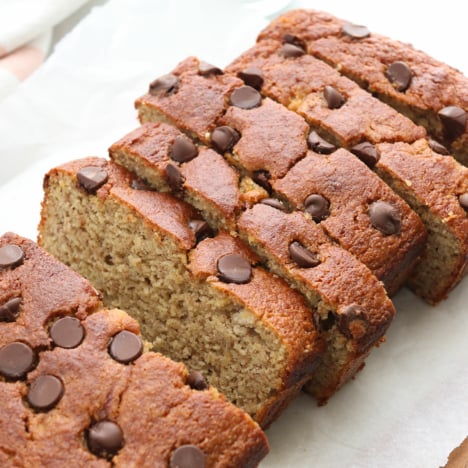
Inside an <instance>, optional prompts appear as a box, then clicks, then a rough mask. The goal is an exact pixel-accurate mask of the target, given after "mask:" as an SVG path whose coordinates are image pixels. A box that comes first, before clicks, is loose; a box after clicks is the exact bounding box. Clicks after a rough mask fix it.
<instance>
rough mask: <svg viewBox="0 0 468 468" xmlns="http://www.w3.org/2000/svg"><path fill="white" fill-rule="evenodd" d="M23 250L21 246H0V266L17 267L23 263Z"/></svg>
mask: <svg viewBox="0 0 468 468" xmlns="http://www.w3.org/2000/svg"><path fill="white" fill-rule="evenodd" d="M23 260H24V252H23V249H22V248H21V247H19V246H18V245H14V244H7V245H4V246H3V247H0V268H8V267H13V268H15V267H17V266H19V265H21V264H22V263H23Z"/></svg>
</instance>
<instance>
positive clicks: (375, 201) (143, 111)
mask: <svg viewBox="0 0 468 468" xmlns="http://www.w3.org/2000/svg"><path fill="white" fill-rule="evenodd" d="M199 68H200V62H199V61H198V60H196V59H194V58H189V59H186V60H185V61H184V62H182V63H181V64H180V65H179V66H178V67H177V68H176V69H175V70H174V71H173V73H171V74H170V76H172V77H173V81H174V83H176V84H175V85H174V86H173V88H171V89H170V90H167V89H162V88H161V83H162V82H163V78H159V79H157V80H155V81H153V83H152V84H151V86H150V91H149V93H148V94H147V95H145V96H143V97H141V98H140V99H138V100H137V101H136V106H137V108H138V110H139V115H140V120H141V121H142V122H148V121H160V120H163V121H171V122H175V123H176V124H177V125H178V126H180V128H182V129H183V130H185V131H187V132H188V133H189V134H190V135H193V134H196V136H197V137H198V140H199V141H202V142H204V143H208V144H211V145H212V146H213V147H214V149H216V150H217V151H218V152H220V153H222V154H224V157H225V158H226V159H227V160H228V161H229V162H230V163H231V164H233V165H234V166H235V167H236V168H237V169H238V170H239V171H240V172H241V174H243V175H245V176H249V177H250V178H251V179H253V180H254V181H255V182H256V183H257V184H260V185H262V186H263V187H264V188H265V189H266V190H269V191H271V190H272V188H273V190H276V182H277V181H278V180H283V179H285V178H288V175H289V174H290V173H291V171H294V170H295V169H296V168H297V167H298V166H299V165H300V164H301V162H302V161H303V160H304V157H305V156H306V155H309V154H310V153H308V149H307V137H308V134H309V127H308V125H307V124H306V122H305V121H304V119H303V118H302V117H300V116H299V115H297V114H295V113H294V112H292V111H289V110H288V109H286V108H285V107H284V106H282V105H280V104H277V103H275V102H273V101H272V100H270V99H268V98H266V99H262V97H261V95H260V93H259V92H258V91H256V90H255V89H254V88H252V87H250V86H245V85H243V82H242V81H241V80H239V82H240V83H239V82H238V83H237V84H236V85H235V86H234V90H232V88H230V89H229V92H230V94H229V92H227V91H225V90H224V88H223V93H221V91H220V92H219V96H218V97H217V98H216V99H215V98H214V97H213V94H214V89H215V88H216V87H215V84H216V83H218V81H222V82H223V81H225V80H227V79H228V78H229V75H224V74H221V75H220V74H214V73H212V74H210V75H203V76H201V75H200V71H199ZM181 70H183V71H181ZM201 78H202V79H201ZM231 78H233V77H231ZM203 80H204V81H203ZM203 82H204V83H205V85H204V87H203ZM158 83H159V85H158V86H156V84H158ZM155 87H156V88H157V89H156V91H155V90H154V89H155ZM202 90H204V91H202ZM190 96H195V97H193V98H191V97H190ZM209 99H211V100H214V101H216V102H221V101H223V102H224V103H225V104H224V115H221V114H222V112H217V117H218V118H217V120H216V121H215V122H213V123H212V125H211V126H210V125H208V123H207V122H205V125H204V128H205V129H207V128H210V129H214V130H211V132H210V131H203V132H199V131H197V128H196V127H195V126H193V125H192V124H191V121H190V119H186V120H185V121H184V122H182V121H181V119H182V120H183V114H179V113H177V110H178V109H181V108H184V109H185V110H186V112H187V114H188V115H190V116H193V115H195V114H196V112H200V111H199V109H202V108H204V107H206V106H208V105H209V101H208V100H209ZM350 156H351V155H350ZM305 159H307V158H305ZM316 164H317V167H315V166H314V167H312V166H311V167H309V168H308V170H309V171H312V172H311V173H310V177H309V179H311V178H314V176H313V174H314V173H315V172H316V171H317V172H318V177H322V175H323V173H325V172H338V173H339V174H340V177H341V179H342V180H347V181H348V182H347V184H346V189H349V188H350V187H351V186H352V185H353V184H352V180H351V179H349V174H350V171H352V172H354V171H355V172H357V173H358V174H360V177H359V184H360V186H359V187H358V186H357V185H355V186H354V190H353V191H352V194H350V193H347V191H346V190H344V188H343V187H341V186H340V185H339V184H334V183H333V180H332V179H331V180H325V179H324V178H323V179H322V181H321V183H320V184H322V186H321V187H317V188H316V189H315V188H313V187H308V186H307V184H305V183H301V180H300V179H295V186H294V189H293V191H294V192H298V193H299V192H301V196H303V198H301V199H300V200H293V201H292V200H291V199H290V197H291V196H293V197H294V196H295V195H296V194H295V193H286V192H283V193H282V194H281V195H282V197H283V198H285V201H286V202H287V203H292V207H294V208H296V207H299V209H304V208H307V207H305V206H304V203H305V202H309V201H311V198H310V197H311V196H312V197H315V198H316V197H319V198H320V200H321V201H322V202H323V203H322V204H327V205H328V206H327V210H326V211H327V213H326V214H325V215H324V216H323V217H321V218H320V219H318V218H317V217H316V219H315V221H316V222H318V223H320V225H321V226H322V228H323V229H324V230H325V232H327V233H328V235H329V236H330V237H331V238H332V239H333V240H335V241H337V242H338V243H339V244H341V245H342V246H344V247H345V248H346V249H348V250H350V251H351V252H352V253H353V254H355V255H356V256H357V257H358V258H359V260H361V261H362V262H363V263H365V264H366V265H367V266H369V267H370V268H371V270H372V271H373V272H374V273H375V274H376V276H377V277H378V278H379V279H381V280H382V281H384V282H385V286H386V288H387V290H388V291H389V293H390V294H393V293H394V292H395V291H397V290H398V288H399V287H400V286H401V284H402V283H403V282H404V281H405V280H406V278H407V277H408V275H409V274H410V273H411V269H412V267H413V266H414V265H415V263H416V262H417V261H418V257H419V255H420V254H421V251H422V249H423V247H424V240H425V236H426V234H425V229H424V226H423V225H422V223H421V221H420V219H419V217H418V216H417V215H416V214H415V213H414V212H413V211H412V210H411V209H409V207H408V206H407V205H406V203H405V202H404V201H403V200H402V199H401V198H400V197H398V196H396V195H395V194H394V193H393V192H392V191H391V190H390V189H389V188H388V186H387V185H386V184H384V183H383V182H382V181H380V180H379V178H378V177H377V176H376V175H375V174H373V173H372V171H371V170H370V169H368V168H367V167H366V166H365V165H364V164H363V163H361V162H360V161H358V160H357V159H356V158H354V157H350V158H348V161H347V165H346V168H344V167H341V166H340V165H339V164H331V163H330V158H318V159H317V161H316ZM179 172H180V171H179ZM308 183H310V180H308ZM289 186H292V185H291V183H290V184H289ZM321 190H324V191H326V192H327V195H325V194H322V193H321ZM327 197H331V198H332V199H330V198H327ZM335 201H336V202H337V203H335ZM309 205H310V206H309V208H310V209H309V211H308V210H307V209H306V211H308V212H310V211H313V210H314V209H315V205H314V202H313V201H312V202H311V203H309ZM328 208H329V209H328ZM375 211H378V212H379V213H380V214H381V215H382V216H380V215H379V217H380V218H381V219H382V220H383V218H385V219H386V220H389V221H390V224H394V225H395V226H394V229H392V230H391V231H389V230H388V231H387V230H385V232H384V231H382V229H381V226H378V222H374V220H375V216H374V215H373V214H372V216H371V213H373V212H375ZM383 212H385V213H383ZM322 218H323V219H322ZM371 218H373V219H371ZM390 218H391V219H390ZM343 226H347V229H346V230H345V229H343ZM335 227H336V228H335ZM366 237H369V238H372V239H378V242H377V243H372V242H367V241H363V239H364V238H366ZM383 244H385V247H384V246H383Z"/></svg>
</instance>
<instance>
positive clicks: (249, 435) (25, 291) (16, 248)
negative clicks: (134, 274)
mask: <svg viewBox="0 0 468 468" xmlns="http://www.w3.org/2000/svg"><path fill="white" fill-rule="evenodd" d="M0 263H1V265H2V267H1V268H0V311H1V320H0V462H1V466H4V467H10V466H28V467H33V466H34V467H43V466H76V467H88V466H96V467H97V466H99V467H110V466H115V467H128V466H142V467H149V466H175V465H177V460H178V459H179V457H181V456H183V455H185V456H187V457H188V459H189V460H190V459H192V460H194V462H195V460H197V459H198V460H201V461H202V462H203V461H204V463H202V464H201V465H200V464H199V465H197V466H216V467H231V466H248V467H254V466H257V464H258V463H259V461H260V460H261V459H262V458H263V457H264V456H265V455H266V453H267V452H268V443H267V441H266V437H265V435H264V434H263V433H262V431H261V430H260V428H259V427H258V425H257V424H256V423H255V422H254V421H253V420H252V419H251V418H250V417H249V416H248V415H247V414H245V413H243V412H242V411H241V410H240V409H238V408H235V407H234V406H233V405H232V404H230V403H228V402H227V401H226V399H225V398H224V397H223V396H222V395H221V394H219V393H218V392H217V391H216V390H215V389H214V388H213V387H209V386H208V385H207V384H206V382H205V381H204V379H203V377H202V375H201V374H200V373H196V372H191V373H188V371H187V369H186V368H185V366H184V365H183V364H180V363H175V362H173V361H171V360H170V359H168V358H166V357H163V356H162V355H160V354H157V353H153V352H149V351H147V350H146V349H144V343H143V341H142V340H141V337H140V335H139V326H138V323H137V322H136V321H135V320H134V319H132V318H131V317H130V316H128V315H127V314H126V313H125V312H123V311H121V310H117V309H113V310H106V309H103V308H102V304H101V301H100V296H99V294H98V292H97V291H96V290H95V289H94V288H93V287H92V286H91V284H90V283H89V282H88V281H86V280H85V279H84V278H82V277H80V276H79V275H78V274H77V273H75V272H73V271H72V270H70V269H69V268H68V267H66V266H65V265H63V264H61V263H59V262H58V261H57V260H56V259H54V258H53V257H52V256H51V255H49V254H47V253H46V252H45V251H44V250H42V249H40V248H39V247H38V246H37V245H36V244H34V242H32V241H30V240H27V239H24V238H21V237H20V236H17V235H15V234H13V233H7V234H5V235H4V236H2V237H0ZM15 348H16V349H15ZM136 416H137V417H136ZM205 463H206V465H205ZM177 466H178V465H177ZM192 466H195V465H192Z"/></svg>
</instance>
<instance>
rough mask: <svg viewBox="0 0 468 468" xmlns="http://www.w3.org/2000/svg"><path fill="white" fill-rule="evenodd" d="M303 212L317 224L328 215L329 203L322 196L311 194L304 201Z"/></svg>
mask: <svg viewBox="0 0 468 468" xmlns="http://www.w3.org/2000/svg"><path fill="white" fill-rule="evenodd" d="M304 211H305V212H306V213H309V214H310V215H311V216H312V219H313V220H314V221H315V222H316V223H319V222H320V221H323V220H324V219H325V218H327V217H328V215H329V214H330V202H329V201H328V200H327V199H326V198H325V197H323V196H322V195H319V194H318V193H313V194H312V195H309V196H308V197H307V198H306V199H305V201H304Z"/></svg>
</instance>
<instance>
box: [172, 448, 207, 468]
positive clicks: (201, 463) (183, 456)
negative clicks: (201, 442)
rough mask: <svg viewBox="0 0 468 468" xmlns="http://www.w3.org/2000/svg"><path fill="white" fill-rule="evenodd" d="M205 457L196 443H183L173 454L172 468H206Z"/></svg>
mask: <svg viewBox="0 0 468 468" xmlns="http://www.w3.org/2000/svg"><path fill="white" fill-rule="evenodd" d="M205 458H206V457H205V454H204V453H203V452H202V451H201V450H200V449H199V448H198V447H196V446H195V445H181V446H180V447H179V448H177V449H176V450H174V452H173V454H172V456H171V461H170V468H205V466H206V460H205Z"/></svg>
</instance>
